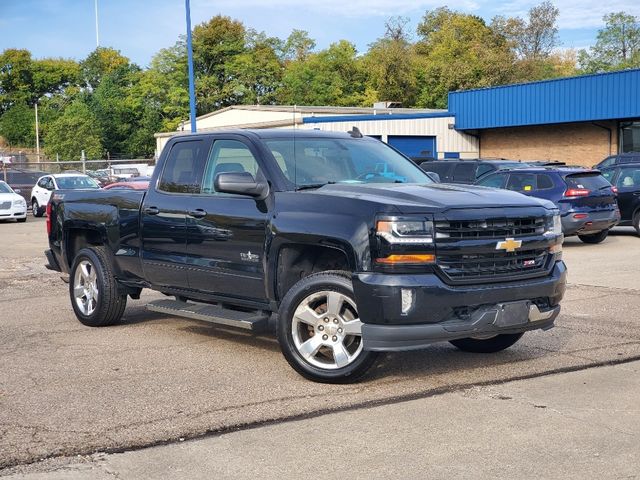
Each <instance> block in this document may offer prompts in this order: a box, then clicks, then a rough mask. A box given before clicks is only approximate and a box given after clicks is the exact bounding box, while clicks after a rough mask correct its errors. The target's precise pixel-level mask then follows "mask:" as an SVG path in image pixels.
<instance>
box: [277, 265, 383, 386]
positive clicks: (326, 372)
mask: <svg viewBox="0 0 640 480" xmlns="http://www.w3.org/2000/svg"><path fill="white" fill-rule="evenodd" d="M322 292H329V293H331V292H337V293H338V294H340V295H341V298H344V297H346V298H347V299H348V302H347V301H345V302H344V303H343V304H342V308H343V309H344V314H345V315H346V314H347V309H350V308H352V307H353V306H355V300H354V294H353V286H352V284H351V278H350V275H349V274H348V273H346V272H341V271H330V272H320V273H314V274H313V275H310V276H308V277H306V278H303V279H302V280H300V281H299V282H298V283H296V284H295V285H294V286H293V287H292V288H291V289H290V290H289V291H288V292H287V294H286V295H285V297H284V298H283V299H282V302H281V304H280V309H279V311H278V323H277V326H276V329H277V337H278V342H279V343H280V348H281V349H282V354H283V355H284V357H285V359H286V360H287V362H289V365H291V366H292V367H293V369H294V370H295V371H296V372H298V373H299V374H300V375H302V376H303V377H305V378H307V379H309V380H312V381H314V382H320V383H352V382H355V381H356V380H358V379H359V378H360V377H362V376H363V375H364V374H365V373H366V372H367V370H369V368H371V366H372V365H373V364H374V362H375V361H376V358H377V356H378V354H377V353H376V352H369V351H366V350H364V349H363V348H362V345H361V342H362V337H361V336H360V337H358V336H353V337H350V336H348V335H347V333H346V332H347V327H346V326H345V328H344V332H345V333H344V334H342V335H344V342H345V343H346V344H347V347H348V348H352V349H354V347H356V348H355V351H354V352H352V353H353V355H354V357H355V358H354V359H353V360H349V361H350V362H351V363H348V364H347V365H346V366H343V367H338V362H337V359H335V357H334V360H332V361H333V362H335V365H336V367H334V368H328V367H327V368H324V367H322V366H320V367H319V366H317V365H314V364H312V363H310V361H308V360H307V359H305V358H304V357H303V356H302V354H301V353H300V351H299V350H298V347H297V346H296V342H295V341H294V334H293V330H294V314H295V312H296V309H297V308H298V306H299V305H300V304H301V303H302V302H303V301H307V299H308V298H310V297H312V296H313V295H314V294H318V295H319V296H320V297H321V296H322ZM326 298H327V308H328V302H329V301H328V298H329V297H326ZM321 308H322V307H320V309H321ZM354 311H355V310H350V314H351V316H353V313H354ZM355 313H356V315H357V311H355ZM324 315H328V314H327V313H324V314H320V317H323V316H324ZM324 318H326V317H324ZM356 319H357V316H356ZM343 320H344V319H343V318H342V317H341V318H340V322H342V321H343ZM345 321H347V320H345ZM299 325H300V326H302V327H304V325H302V324H299ZM329 327H331V328H335V327H334V325H332V323H329V324H328V327H327V330H325V331H326V332H327V333H328V329H329ZM317 328H318V330H316V329H315V328H312V327H308V326H307V329H308V330H313V333H310V336H312V337H313V336H315V335H318V337H319V336H320V334H319V333H318V332H319V329H320V327H317ZM322 328H324V326H323V327H322ZM303 331H304V329H303ZM341 331H342V330H341ZM323 337H324V335H323ZM349 342H351V344H350V345H349ZM358 342H360V343H358ZM338 343H339V344H340V345H343V346H344V345H345V343H343V340H339V342H338ZM338 343H336V345H337V344H338ZM327 348H328V347H321V349H320V350H318V354H314V359H315V358H316V355H323V352H321V350H322V349H325V350H326V351H330V352H333V351H335V350H327ZM350 353H351V352H350ZM331 354H332V355H333V353H331ZM328 363H330V362H328Z"/></svg>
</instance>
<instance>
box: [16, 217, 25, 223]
mask: <svg viewBox="0 0 640 480" xmlns="http://www.w3.org/2000/svg"><path fill="white" fill-rule="evenodd" d="M16 221H17V222H18V223H24V222H26V221H27V217H24V218H17V219H16Z"/></svg>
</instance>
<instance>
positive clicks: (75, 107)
mask: <svg viewBox="0 0 640 480" xmlns="http://www.w3.org/2000/svg"><path fill="white" fill-rule="evenodd" d="M101 139H102V132H101V131H100V124H99V122H98V119H97V118H96V116H95V115H94V114H93V113H92V112H91V110H90V109H89V107H88V106H87V105H86V104H85V103H84V102H82V101H80V100H76V101H74V102H73V103H72V104H71V105H69V106H68V107H67V108H66V109H65V111H64V114H62V115H61V116H60V117H59V118H58V119H56V120H55V121H54V122H53V123H52V124H51V126H50V127H49V129H48V131H47V134H46V136H45V137H44V147H45V148H44V149H45V152H46V153H47V155H49V156H50V157H55V156H56V154H58V155H60V158H61V159H62V160H79V159H80V157H81V152H82V150H84V151H85V155H86V156H87V158H100V157H102V155H103V153H104V149H103V147H102V140H101Z"/></svg>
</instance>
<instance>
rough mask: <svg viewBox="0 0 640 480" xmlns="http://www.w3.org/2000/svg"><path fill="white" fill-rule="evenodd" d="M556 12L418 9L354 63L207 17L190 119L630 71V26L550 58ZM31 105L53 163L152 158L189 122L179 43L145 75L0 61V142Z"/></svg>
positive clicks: (28, 140) (347, 53) (301, 36)
mask: <svg viewBox="0 0 640 480" xmlns="http://www.w3.org/2000/svg"><path fill="white" fill-rule="evenodd" d="M558 14H559V12H558V9H557V8H556V7H555V6H554V5H553V4H552V3H550V2H549V1H544V2H543V3H541V4H539V5H537V6H535V7H533V8H531V9H530V10H529V12H528V14H527V15H526V18H521V17H504V16H498V17H495V18H494V19H492V21H491V22H490V23H489V24H487V23H486V22H485V21H484V20H483V19H482V18H480V17H478V16H475V15H470V14H467V13H463V12H458V11H454V10H450V9H448V8H446V7H441V8H436V9H433V10H427V11H426V12H425V14H424V16H423V18H422V20H421V21H420V23H419V25H418V26H417V30H416V31H415V32H412V31H410V30H409V28H408V25H409V22H408V20H407V19H405V18H402V17H392V18H390V19H389V20H388V21H387V22H386V24H385V33H384V35H383V36H382V37H380V38H378V39H376V40H375V41H374V42H372V43H371V44H370V45H369V46H368V49H367V51H366V52H362V53H359V52H358V51H357V50H356V47H355V45H353V44H352V43H351V42H349V41H347V40H339V41H336V42H334V43H332V44H330V45H329V46H328V47H326V48H323V49H317V48H316V43H315V40H314V39H313V38H311V37H310V36H309V34H308V33H307V32H305V31H304V30H298V29H293V30H292V31H291V33H290V34H289V35H288V36H287V38H277V37H273V36H269V35H268V34H267V33H265V32H259V31H256V30H254V29H252V28H248V27H246V26H245V25H244V24H243V23H242V22H240V21H238V20H234V19H232V18H230V17H226V16H222V15H217V16H214V17H212V18H211V19H209V20H208V21H206V22H203V23H201V24H199V25H197V26H195V28H194V29H193V49H194V51H193V54H194V70H195V81H196V104H197V114H198V115H202V114H205V113H209V112H211V111H213V110H216V109H218V108H222V107H226V106H229V105H236V104H274V103H280V104H286V105H296V104H297V105H336V106H371V105H372V103H373V102H375V101H381V100H390V101H397V102H402V104H403V106H406V107H414V106H418V107H432V108H446V106H447V94H448V92H449V91H452V90H460V89H469V88H478V87H488V86H494V85H500V84H505V83H513V82H520V81H531V80H540V79H546V78H555V77H562V76H569V75H575V74H578V73H589V72H597V71H608V70H615V69H622V68H629V67H639V66H640V25H639V22H638V18H637V17H634V16H633V15H629V14H626V13H624V12H618V13H611V14H609V15H606V16H605V17H604V22H605V25H604V27H603V29H602V30H600V32H599V33H598V37H597V42H596V43H595V45H594V46H593V47H591V48H590V49H589V50H588V51H581V52H580V53H579V54H578V55H576V52H575V51H572V50H558V49H557V47H558V28H557V19H558ZM416 34H417V35H416ZM413 35H416V37H415V38H414V37H413ZM577 64H579V65H580V67H581V69H580V70H578V69H577ZM36 103H37V104H38V113H39V125H40V133H41V143H42V144H43V146H44V148H45V151H46V152H47V153H49V154H50V155H52V156H54V155H55V153H59V154H60V155H61V157H62V158H79V156H80V151H81V150H83V149H84V150H85V152H86V153H87V155H88V156H94V157H95V156H100V155H103V154H107V152H108V153H109V154H110V155H112V156H116V155H117V156H126V157H137V156H151V155H153V154H154V150H155V139H154V137H153V134H154V133H156V132H159V131H170V130H175V129H176V128H177V127H178V126H179V125H180V124H183V123H186V122H187V121H188V119H189V90H188V75H187V52H186V42H185V39H184V37H183V36H181V37H179V38H178V39H177V41H176V42H175V44H174V45H173V46H170V47H168V48H164V49H162V50H160V51H159V52H158V53H157V54H156V55H155V56H154V57H153V58H152V60H151V62H150V65H149V67H148V68H145V69H141V68H140V67H138V66H137V65H135V64H133V63H132V62H131V61H130V60H129V59H128V58H127V57H126V56H124V55H123V54H122V53H121V52H119V51H118V50H115V49H113V48H105V47H101V48H97V49H96V50H94V51H93V52H91V53H90V54H89V55H88V56H87V57H86V58H85V59H83V60H81V61H79V62H78V61H75V60H70V59H63V58H43V59H34V58H33V57H32V55H31V53H30V52H29V51H28V50H24V49H7V50H4V51H3V52H1V53H0V136H2V137H4V139H5V140H6V141H7V142H8V143H10V144H11V145H12V146H21V147H32V146H33V144H34V137H35V126H34V117H35V112H34V105H35V104H36Z"/></svg>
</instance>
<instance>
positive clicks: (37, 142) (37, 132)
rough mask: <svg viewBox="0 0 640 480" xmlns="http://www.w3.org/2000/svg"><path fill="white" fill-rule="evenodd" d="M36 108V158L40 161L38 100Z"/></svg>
mask: <svg viewBox="0 0 640 480" xmlns="http://www.w3.org/2000/svg"><path fill="white" fill-rule="evenodd" d="M35 108H36V158H37V159H38V162H39V161H40V132H39V130H40V129H39V128H38V100H36V103H35Z"/></svg>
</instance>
